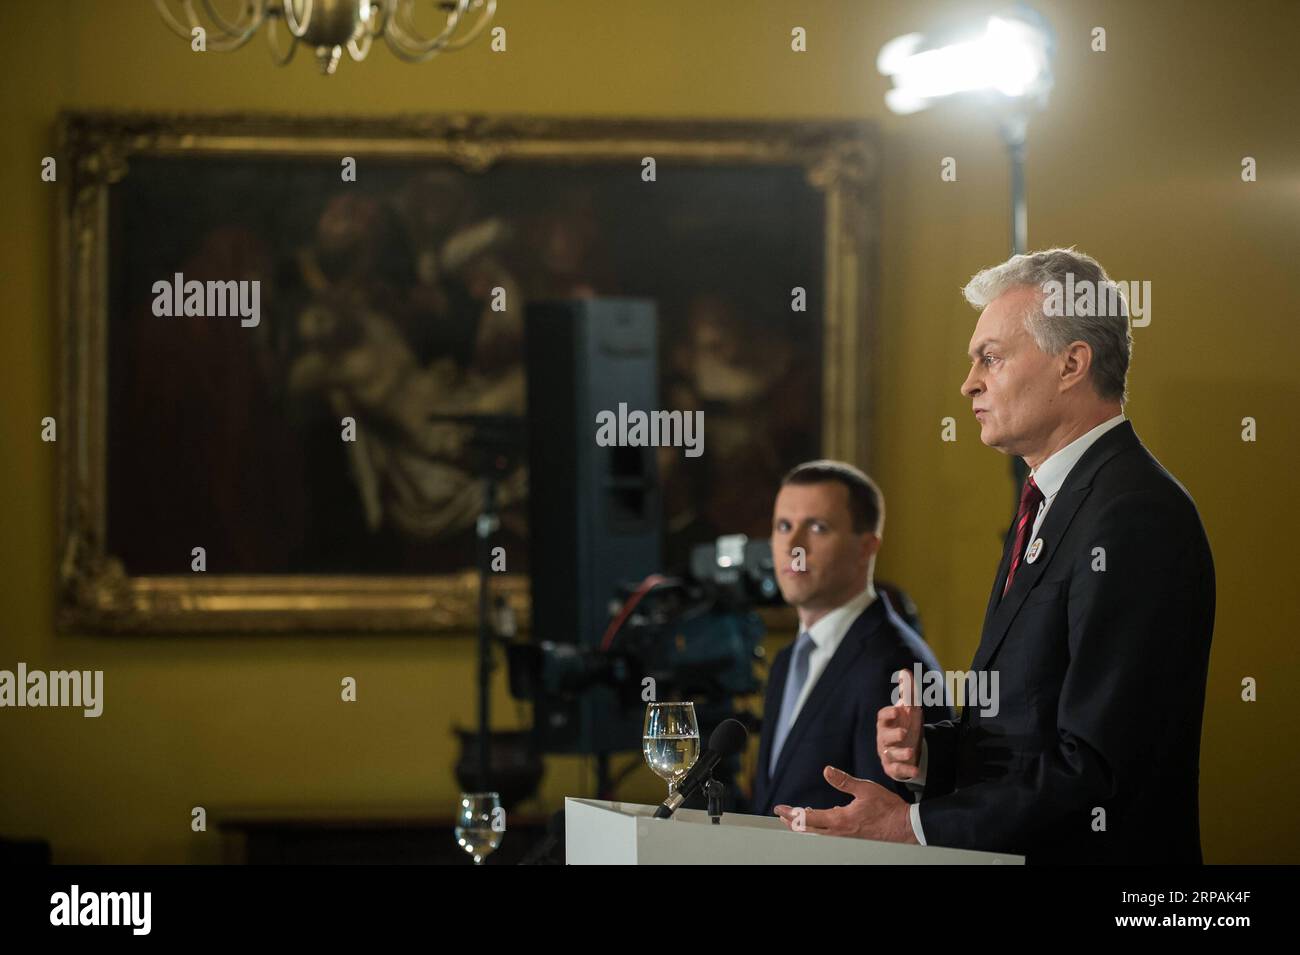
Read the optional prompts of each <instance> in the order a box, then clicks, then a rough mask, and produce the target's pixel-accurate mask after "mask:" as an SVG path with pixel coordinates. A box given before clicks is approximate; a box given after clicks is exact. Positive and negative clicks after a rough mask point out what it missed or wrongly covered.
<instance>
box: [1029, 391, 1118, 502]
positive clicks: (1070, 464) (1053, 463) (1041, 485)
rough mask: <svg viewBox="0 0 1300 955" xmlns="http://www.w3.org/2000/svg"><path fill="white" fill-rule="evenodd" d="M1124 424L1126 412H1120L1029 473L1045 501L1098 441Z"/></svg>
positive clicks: (1051, 496) (1048, 499) (1059, 487)
mask: <svg viewBox="0 0 1300 955" xmlns="http://www.w3.org/2000/svg"><path fill="white" fill-rule="evenodd" d="M1123 422H1124V412H1122V411H1121V412H1120V413H1119V414H1117V415H1115V417H1113V418H1111V419H1110V420H1108V421H1103V422H1102V423H1101V424H1099V425H1097V427H1095V428H1093V429H1092V430H1091V431H1089V432H1088V433H1087V434H1081V435H1079V437H1077V438H1075V439H1074V440H1073V441H1071V442H1070V443H1069V444H1067V445H1066V446H1065V447H1063V448H1061V450H1059V451H1057V452H1056V453H1055V454H1053V455H1051V456H1050V457H1048V459H1047V460H1046V461H1044V462H1043V463H1041V464H1040V465H1038V467H1036V468H1034V469H1033V470H1032V471H1030V472H1029V475H1030V477H1032V478H1033V479H1034V483H1035V484H1037V485H1038V489H1039V490H1040V491H1042V492H1043V500H1045V501H1050V500H1051V499H1052V498H1053V497H1055V496H1056V493H1057V492H1058V491H1059V490H1061V485H1062V484H1064V483H1065V478H1066V476H1067V475H1068V474H1069V473H1070V471H1071V470H1072V469H1073V468H1074V466H1075V465H1076V464H1078V463H1079V458H1081V457H1083V455H1084V452H1086V451H1087V450H1088V449H1089V448H1090V447H1092V446H1093V444H1095V443H1096V441H1097V439H1098V438H1100V437H1101V436H1102V435H1103V434H1105V433H1106V432H1107V431H1109V430H1110V429H1111V428H1114V427H1117V426H1119V425H1120V424H1122V423H1123Z"/></svg>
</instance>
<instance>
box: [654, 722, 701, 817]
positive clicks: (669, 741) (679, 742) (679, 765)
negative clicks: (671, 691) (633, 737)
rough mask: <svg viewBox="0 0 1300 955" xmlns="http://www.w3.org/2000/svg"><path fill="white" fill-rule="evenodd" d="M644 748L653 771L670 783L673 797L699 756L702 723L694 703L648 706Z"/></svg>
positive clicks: (669, 793)
mask: <svg viewBox="0 0 1300 955" xmlns="http://www.w3.org/2000/svg"><path fill="white" fill-rule="evenodd" d="M641 751H642V752H643V753H644V754H645V761H646V762H647V763H649V764H650V771H651V772H652V773H654V774H655V775H656V776H658V777H659V778H660V779H662V780H664V781H665V782H667V783H668V795H669V796H670V797H671V796H672V794H673V793H674V792H675V791H676V786H677V784H678V783H679V782H681V781H682V778H683V777H684V776H685V775H686V774H687V773H688V772H690V769H691V767H692V766H694V765H695V761H696V760H697V759H699V758H700V724H699V723H697V722H696V721H695V704H694V703H651V704H649V705H648V706H647V707H646V710H645V727H644V728H643V729H642V730H641Z"/></svg>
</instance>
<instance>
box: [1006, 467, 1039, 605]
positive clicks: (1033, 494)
mask: <svg viewBox="0 0 1300 955" xmlns="http://www.w3.org/2000/svg"><path fill="white" fill-rule="evenodd" d="M1042 503H1043V492H1042V491H1040V490H1039V489H1038V485H1037V484H1035V483H1034V479H1033V478H1032V477H1031V478H1029V479H1028V480H1027V481H1025V486H1024V489H1023V490H1022V491H1021V492H1020V510H1018V511H1016V543H1015V545H1014V546H1013V549H1012V551H1011V566H1010V567H1009V568H1008V569H1007V582H1006V584H1005V585H1004V586H1003V587H1002V596H1004V597H1005V596H1006V595H1007V591H1008V590H1010V589H1011V581H1012V580H1013V579H1014V578H1015V576H1016V569H1017V568H1018V567H1019V566H1020V561H1021V559H1022V558H1023V557H1024V556H1025V543H1026V540H1027V538H1028V537H1029V532H1030V530H1031V529H1032V528H1033V526H1034V518H1036V517H1037V516H1038V505H1039V504H1042Z"/></svg>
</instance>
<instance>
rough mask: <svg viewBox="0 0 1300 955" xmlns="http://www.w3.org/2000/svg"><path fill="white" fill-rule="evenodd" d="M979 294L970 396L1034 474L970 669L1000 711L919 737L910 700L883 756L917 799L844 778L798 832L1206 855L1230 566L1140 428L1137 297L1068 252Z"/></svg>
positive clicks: (988, 279) (1127, 859) (886, 711)
mask: <svg viewBox="0 0 1300 955" xmlns="http://www.w3.org/2000/svg"><path fill="white" fill-rule="evenodd" d="M1062 289H1070V290H1071V293H1072V294H1071V295H1070V296H1064V295H1062V294H1060V292H1061V290H1062ZM1076 292H1077V297H1075V296H1074V293H1076ZM965 295H966V299H967V300H968V301H969V302H970V303H971V304H972V305H974V306H975V307H976V308H979V309H982V311H981V313H980V317H979V320H978V322H977V323H976V325H975V333H974V335H973V336H972V338H971V344H970V352H969V354H970V359H971V370H970V373H969V374H968V375H967V377H966V380H965V382H964V383H963V384H962V386H961V391H962V394H963V395H965V396H966V397H968V398H969V399H970V400H971V406H972V410H973V412H974V414H975V418H976V420H977V421H978V422H979V427H980V440H981V441H982V442H983V443H984V444H986V445H988V446H989V447H992V448H996V449H997V450H999V451H1001V452H1002V453H1003V454H1014V455H1018V456H1020V457H1021V458H1023V459H1024V461H1025V463H1026V464H1027V465H1028V466H1029V469H1030V472H1029V478H1028V480H1026V482H1025V486H1024V490H1023V493H1022V494H1021V499H1020V507H1019V510H1018V512H1017V514H1016V517H1015V520H1013V521H1012V524H1011V527H1010V529H1009V530H1008V532H1007V536H1006V541H1005V543H1004V546H1003V555H1002V563H1001V566H1000V567H999V568H998V573H997V577H996V580H995V582H994V585H993V590H992V593H991V594H990V596H989V602H988V608H987V610H986V611H985V615H984V628H983V633H982V635H981V638H980V645H979V648H978V650H977V651H976V653H975V659H974V662H973V663H972V665H971V670H972V671H976V672H984V671H997V672H998V673H999V675H1000V687H1001V699H1000V701H999V703H1000V706H999V707H998V709H997V712H996V714H994V715H985V714H984V713H983V711H981V710H978V709H976V708H973V707H971V706H966V707H964V708H963V710H962V714H961V717H960V718H959V719H957V720H945V721H942V722H938V723H930V724H924V725H923V717H922V713H921V708H920V707H919V706H916V705H915V700H914V699H909V698H908V694H906V693H904V694H903V698H902V699H900V700H899V702H898V703H897V704H895V705H892V706H887V707H884V708H882V709H881V711H880V714H879V717H878V719H877V733H876V745H877V750H878V752H879V754H880V757H881V764H882V766H883V767H884V769H885V772H886V773H887V774H888V775H889V776H890V777H891V778H892V779H895V780H898V781H902V782H906V783H907V784H908V785H909V787H911V788H912V790H913V791H914V792H916V793H917V798H918V801H917V802H915V803H912V804H908V803H907V802H905V801H904V800H902V799H899V797H898V796H896V795H895V794H893V793H891V792H888V791H887V790H885V789H884V788H882V787H880V786H878V785H876V784H874V783H872V782H870V781H868V780H859V779H855V778H853V777H851V776H848V775H847V774H845V773H843V772H841V771H840V770H838V769H834V768H832V767H828V768H827V770H826V778H827V781H828V782H830V783H831V784H832V785H834V786H836V787H837V788H839V789H842V790H844V791H845V792H849V793H852V794H853V796H854V799H853V802H851V803H850V804H849V805H847V806H843V807H838V808H835V809H830V810H824V811H809V812H807V813H806V814H801V815H802V816H803V822H804V824H805V825H806V828H807V829H809V830H811V831H814V832H824V833H830V834H835V835H855V836H862V837H864V838H872V839H887V840H892V841H898V842H919V843H921V844H925V845H942V846H951V847H954V848H963V849H984V850H990V851H1003V852H1015V853H1021V854H1024V855H1026V857H1027V859H1028V861H1029V862H1035V863H1036V862H1058V863H1059V862H1103V863H1135V862H1137V863H1199V862H1200V861H1201V843H1200V820H1199V812H1198V776H1199V763H1200V740H1201V719H1202V714H1203V711H1204V707H1205V686H1206V677H1207V673H1208V669H1209V656H1210V639H1211V635H1212V633H1213V629H1214V603H1215V594H1214V564H1213V561H1212V558H1211V555H1210V547H1209V542H1208V541H1207V539H1206V536H1205V530H1204V528H1203V527H1202V525H1201V520H1200V516H1199V515H1198V513H1197V511H1196V506H1195V504H1194V503H1193V502H1192V499H1191V497H1190V496H1189V495H1188V493H1187V491H1186V489H1184V488H1183V486H1182V485H1181V484H1179V483H1178V481H1177V480H1175V479H1174V477H1173V476H1172V475H1170V473H1169V472H1168V471H1166V470H1165V469H1164V468H1163V467H1162V466H1161V465H1160V463H1159V462H1158V461H1156V459H1155V458H1154V457H1152V456H1151V454H1150V453H1149V452H1148V451H1147V449H1146V448H1145V447H1144V446H1143V445H1142V443H1141V442H1140V441H1139V440H1138V437H1137V435H1136V434H1135V433H1134V431H1133V425H1132V424H1131V423H1130V422H1129V421H1128V420H1126V419H1125V417H1124V413H1123V404H1124V400H1125V397H1126V378H1127V374H1128V365H1129V356H1130V352H1131V347H1132V339H1131V336H1130V333H1129V325H1128V315H1127V308H1126V306H1125V304H1124V299H1123V296H1122V294H1120V293H1119V292H1118V289H1117V287H1116V286H1115V284H1114V283H1113V282H1111V280H1110V279H1109V278H1108V277H1107V275H1106V273H1105V271H1104V270H1103V269H1102V268H1101V266H1100V265H1099V264H1098V263H1097V262H1096V261H1095V260H1094V259H1092V258H1090V257H1088V256H1086V255H1083V254H1081V253H1078V252H1076V251H1074V250H1073V249H1052V250H1049V251H1046V252H1037V253H1033V254H1030V255H1017V256H1013V257H1012V258H1011V259H1009V260H1008V261H1007V262H1004V263H1003V264H1001V265H999V266H996V267H994V268H991V269H987V270H985V271H983V272H980V273H979V274H977V275H976V276H975V277H974V278H972V279H971V281H970V282H969V284H968V285H967V286H966V288H965ZM903 682H904V683H906V682H909V681H903ZM782 810H787V811H782ZM788 810H789V807H778V812H781V815H782V817H783V818H785V819H786V820H787V822H788V823H789V822H792V821H793V819H794V818H795V816H794V815H793V814H792V812H790V811H788Z"/></svg>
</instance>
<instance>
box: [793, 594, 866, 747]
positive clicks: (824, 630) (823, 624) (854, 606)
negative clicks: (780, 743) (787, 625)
mask: <svg viewBox="0 0 1300 955" xmlns="http://www.w3.org/2000/svg"><path fill="white" fill-rule="evenodd" d="M875 599H876V588H875V587H874V586H872V585H871V584H870V583H868V584H867V589H866V590H864V591H862V593H860V594H858V595H857V596H856V597H854V598H853V599H852V600H850V601H849V602H848V603H846V604H841V605H840V606H838V607H836V608H835V609H834V610H832V611H831V612H830V613H828V614H827V615H826V616H824V617H822V618H821V619H820V620H818V621H817V622H816V623H815V624H813V625H812V626H811V627H809V628H808V631H807V632H808V636H809V637H810V638H811V639H812V642H813V648H812V649H811V650H809V651H808V677H807V679H805V680H804V681H803V690H802V691H801V692H800V693H799V699H797V700H795V703H794V709H793V710H791V711H790V725H791V726H794V721H795V720H796V719H798V718H799V711H800V710H802V709H803V705H804V703H806V702H807V701H808V697H809V696H810V695H811V694H812V691H813V687H815V686H816V685H817V679H818V677H820V676H821V675H822V673H823V672H824V671H825V669H826V664H828V663H830V662H831V657H833V656H835V651H836V650H838V649H839V648H840V644H841V643H843V642H844V636H845V634H847V633H848V632H849V627H851V626H853V621H854V620H857V619H858V617H859V616H861V614H862V611H864V610H866V609H867V608H868V607H870V606H871V604H872V602H873V601H874V600H875ZM787 677H788V675H787ZM786 739H787V740H788V739H789V737H788V736H787V737H786Z"/></svg>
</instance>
